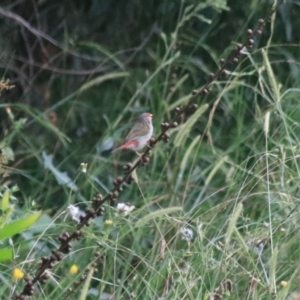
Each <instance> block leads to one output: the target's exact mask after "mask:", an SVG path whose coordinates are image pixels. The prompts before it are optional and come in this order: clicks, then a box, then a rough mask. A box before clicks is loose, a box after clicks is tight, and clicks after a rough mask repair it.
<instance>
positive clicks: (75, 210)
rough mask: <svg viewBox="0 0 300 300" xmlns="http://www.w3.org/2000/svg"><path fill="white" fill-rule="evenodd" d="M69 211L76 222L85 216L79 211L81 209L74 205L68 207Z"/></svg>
mask: <svg viewBox="0 0 300 300" xmlns="http://www.w3.org/2000/svg"><path fill="white" fill-rule="evenodd" d="M68 211H69V214H70V215H71V217H72V219H73V220H74V221H76V222H79V221H80V219H79V217H80V216H81V215H83V212H82V211H81V210H80V209H79V207H77V206H75V205H73V204H70V205H69V206H68Z"/></svg>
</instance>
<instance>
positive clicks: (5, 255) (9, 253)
mask: <svg viewBox="0 0 300 300" xmlns="http://www.w3.org/2000/svg"><path fill="white" fill-rule="evenodd" d="M13 257H14V252H13V250H12V249H11V248H4V249H0V262H2V261H6V260H10V259H13Z"/></svg>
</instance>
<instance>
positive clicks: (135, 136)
mask: <svg viewBox="0 0 300 300" xmlns="http://www.w3.org/2000/svg"><path fill="white" fill-rule="evenodd" d="M152 133H153V125H152V114H151V113H143V114H141V115H140V116H139V117H138V119H137V121H136V123H135V124H134V126H133V127H132V128H131V130H130V132H129V133H128V135H127V136H126V138H125V143H124V144H123V145H122V146H120V147H118V148H116V149H114V150H113V151H112V153H113V152H116V151H118V150H122V149H129V150H132V151H135V152H136V153H137V154H138V155H140V154H139V153H138V152H137V151H138V150H141V149H142V148H144V147H145V146H146V144H147V143H148V141H149V140H150V139H151V136H152Z"/></svg>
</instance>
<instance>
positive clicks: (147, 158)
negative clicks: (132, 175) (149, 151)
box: [142, 156, 150, 164]
mask: <svg viewBox="0 0 300 300" xmlns="http://www.w3.org/2000/svg"><path fill="white" fill-rule="evenodd" d="M142 160H143V163H144V164H148V163H149V161H150V158H149V156H144V157H143V158H142Z"/></svg>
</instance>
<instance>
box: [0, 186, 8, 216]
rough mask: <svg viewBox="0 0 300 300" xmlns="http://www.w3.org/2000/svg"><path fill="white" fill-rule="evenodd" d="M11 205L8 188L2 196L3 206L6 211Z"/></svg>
mask: <svg viewBox="0 0 300 300" xmlns="http://www.w3.org/2000/svg"><path fill="white" fill-rule="evenodd" d="M8 207H9V190H6V191H5V192H4V194H3V196H2V201H1V208H2V211H3V212H5V211H6V210H7V209H8Z"/></svg>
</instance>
